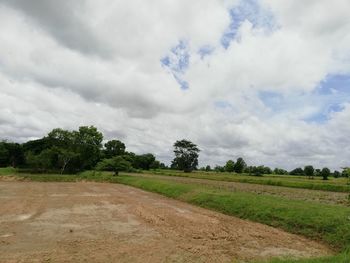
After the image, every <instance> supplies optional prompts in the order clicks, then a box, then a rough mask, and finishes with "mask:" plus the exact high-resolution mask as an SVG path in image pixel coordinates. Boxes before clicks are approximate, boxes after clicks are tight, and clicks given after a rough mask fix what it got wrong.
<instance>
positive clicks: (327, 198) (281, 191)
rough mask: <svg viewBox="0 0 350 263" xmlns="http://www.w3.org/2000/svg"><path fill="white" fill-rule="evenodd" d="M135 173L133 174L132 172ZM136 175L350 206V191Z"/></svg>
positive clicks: (144, 175)
mask: <svg viewBox="0 0 350 263" xmlns="http://www.w3.org/2000/svg"><path fill="white" fill-rule="evenodd" d="M130 175H133V174H130ZM135 176H143V177H152V178H159V179H162V180H172V181H177V182H181V183H188V184H190V183H196V184H200V185H205V186H212V187H215V188H221V189H225V190H229V191H238V192H250V193H254V194H264V195H274V196H280V197H284V198H288V199H293V200H303V201H313V202H318V203H325V204H337V205H344V206H349V199H348V197H349V193H341V192H331V191H320V190H309V189H301V188H291V187H283V186H272V185H262V184H248V183H238V182H225V181H215V180H208V179H197V178H188V177H180V176H162V175H153V174H135Z"/></svg>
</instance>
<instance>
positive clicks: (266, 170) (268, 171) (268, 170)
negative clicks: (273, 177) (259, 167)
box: [264, 166, 272, 174]
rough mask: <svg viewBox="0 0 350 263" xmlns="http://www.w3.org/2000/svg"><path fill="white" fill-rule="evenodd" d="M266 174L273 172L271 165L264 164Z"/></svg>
mask: <svg viewBox="0 0 350 263" xmlns="http://www.w3.org/2000/svg"><path fill="white" fill-rule="evenodd" d="M264 174H272V170H271V168H270V167H267V166H264Z"/></svg>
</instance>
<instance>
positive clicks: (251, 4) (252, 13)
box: [221, 0, 276, 49]
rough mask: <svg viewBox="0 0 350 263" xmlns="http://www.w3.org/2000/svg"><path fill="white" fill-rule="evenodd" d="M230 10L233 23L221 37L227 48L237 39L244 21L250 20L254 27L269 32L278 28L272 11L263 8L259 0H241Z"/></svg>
mask: <svg viewBox="0 0 350 263" xmlns="http://www.w3.org/2000/svg"><path fill="white" fill-rule="evenodd" d="M229 12H230V18H231V23H230V25H229V27H228V28H227V29H226V31H225V33H224V34H223V36H222V38H221V45H222V46H223V47H224V48H225V49H227V48H228V47H229V46H230V43H231V42H232V41H233V40H234V39H237V33H238V30H239V28H240V27H241V25H242V23H243V22H244V21H249V22H250V23H251V24H252V25H253V28H264V29H266V30H267V31H268V32H271V31H273V30H274V29H275V28H276V22H275V19H274V16H273V14H272V12H271V11H270V10H268V9H265V8H263V7H262V6H261V5H260V3H259V1H258V0H241V1H240V2H239V4H238V5H237V6H235V7H233V8H232V9H231V10H229Z"/></svg>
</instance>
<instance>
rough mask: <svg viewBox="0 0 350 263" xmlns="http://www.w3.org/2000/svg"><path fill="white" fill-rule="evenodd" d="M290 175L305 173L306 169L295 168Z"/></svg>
mask: <svg viewBox="0 0 350 263" xmlns="http://www.w3.org/2000/svg"><path fill="white" fill-rule="evenodd" d="M289 174H290V175H304V170H303V168H300V167H298V168H295V169H294V170H292V171H290V172H289Z"/></svg>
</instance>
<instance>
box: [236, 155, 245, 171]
mask: <svg viewBox="0 0 350 263" xmlns="http://www.w3.org/2000/svg"><path fill="white" fill-rule="evenodd" d="M246 167H247V164H246V163H245V161H244V160H243V158H242V157H239V158H238V159H237V161H236V163H235V165H234V171H235V172H236V173H239V174H240V173H242V172H243V170H244V168H246Z"/></svg>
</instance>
